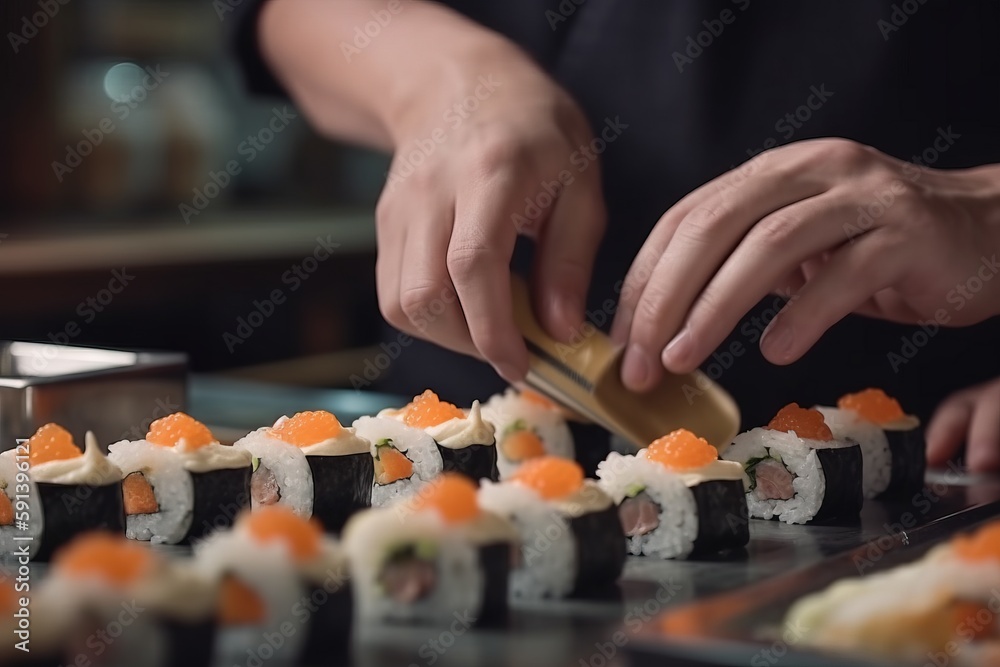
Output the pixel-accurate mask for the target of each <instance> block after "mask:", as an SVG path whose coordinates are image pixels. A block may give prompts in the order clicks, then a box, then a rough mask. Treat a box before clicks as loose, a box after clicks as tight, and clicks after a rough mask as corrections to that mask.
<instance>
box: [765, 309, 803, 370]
mask: <svg viewBox="0 0 1000 667" xmlns="http://www.w3.org/2000/svg"><path fill="white" fill-rule="evenodd" d="M794 333H795V332H793V331H792V328H791V327H790V326H788V325H786V324H781V323H779V322H778V320H777V319H775V320H772V321H771V324H769V325H768V327H767V329H765V330H764V334H763V335H762V336H761V338H760V351H761V352H762V353H763V354H764V356H765V357H767V358H768V359H769V360H770V361H773V362H778V363H781V362H784V361H786V360H787V359H788V358H789V357H790V356H791V352H792V342H793V340H794V338H795V336H794Z"/></svg>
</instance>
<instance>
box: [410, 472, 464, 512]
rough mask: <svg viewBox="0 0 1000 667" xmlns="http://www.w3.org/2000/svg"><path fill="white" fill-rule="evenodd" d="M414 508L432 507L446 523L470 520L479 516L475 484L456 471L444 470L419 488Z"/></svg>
mask: <svg viewBox="0 0 1000 667" xmlns="http://www.w3.org/2000/svg"><path fill="white" fill-rule="evenodd" d="M412 506H413V509H414V510H417V511H419V510H423V509H434V510H437V512H438V514H440V515H441V518H442V519H444V520H445V522H447V523H461V522H463V521H471V520H472V519H475V518H476V517H477V516H479V502H478V501H477V500H476V485H475V483H474V482H473V481H472V480H471V479H469V478H468V477H466V476H465V475H460V474H458V473H452V472H446V473H444V474H442V475H440V476H439V477H438V478H437V479H435V480H434V481H432V482H431V483H430V484H428V485H427V486H426V487H424V488H423V489H421V490H420V492H419V493H418V494H417V497H416V498H414V500H413V505H412Z"/></svg>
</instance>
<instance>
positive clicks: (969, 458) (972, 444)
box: [965, 388, 1000, 472]
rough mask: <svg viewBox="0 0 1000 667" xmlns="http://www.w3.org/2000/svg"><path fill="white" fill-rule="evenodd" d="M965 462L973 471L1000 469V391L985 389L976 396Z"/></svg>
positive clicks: (995, 470) (994, 470)
mask: <svg viewBox="0 0 1000 667" xmlns="http://www.w3.org/2000/svg"><path fill="white" fill-rule="evenodd" d="M965 462H966V465H967V466H968V467H969V470H971V471H973V472H997V471H998V470H1000V391H998V390H996V389H992V388H991V389H986V390H984V391H981V392H980V393H979V396H977V397H976V402H975V408H974V409H973V412H972V423H971V424H970V426H969V439H968V443H967V445H966V455H965Z"/></svg>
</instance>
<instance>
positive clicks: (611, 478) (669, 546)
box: [597, 450, 698, 558]
mask: <svg viewBox="0 0 1000 667" xmlns="http://www.w3.org/2000/svg"><path fill="white" fill-rule="evenodd" d="M597 477H598V480H599V481H598V484H600V486H601V488H602V489H603V490H604V492H605V493H607V494H608V495H609V496H611V499H612V500H614V502H615V505H621V503H622V501H624V500H625V498H627V497H628V491H629V489H630V487H634V486H636V485H640V486H642V487H644V491H645V492H646V494H648V495H649V496H650V498H652V500H653V501H654V502H655V503H656V504H657V505H658V506H659V508H660V514H659V519H660V523H659V525H658V526H657V527H656V528H655V529H654V530H652V531H650V532H649V533H646V534H645V535H634V536H632V537H629V538H628V550H629V553H630V554H632V555H633V556H640V555H641V556H651V557H654V558H683V557H685V556H687V555H688V554H690V553H691V551H692V550H693V549H694V542H695V539H697V537H698V508H697V504H696V503H695V499H694V494H693V493H692V492H691V489H689V488H688V486H687V484H685V482H684V479H683V478H682V477H681V476H680V475H675V474H673V473H671V472H670V471H669V470H667V469H666V468H665V467H663V466H662V465H660V464H658V463H655V462H653V461H650V460H648V459H647V458H646V450H641V451H640V452H639V453H638V454H636V455H634V456H633V455H624V456H623V455H621V454H619V453H617V452H611V453H610V454H608V457H607V458H606V459H605V460H603V461H601V462H600V463H599V464H598V465H597Z"/></svg>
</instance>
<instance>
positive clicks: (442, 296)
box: [399, 206, 476, 355]
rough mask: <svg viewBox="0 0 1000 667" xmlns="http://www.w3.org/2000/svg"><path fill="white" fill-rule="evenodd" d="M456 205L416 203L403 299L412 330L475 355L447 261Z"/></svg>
mask: <svg viewBox="0 0 1000 667" xmlns="http://www.w3.org/2000/svg"><path fill="white" fill-rule="evenodd" d="M453 220H454V209H453V208H451V207H446V206H439V207H432V206H428V207H414V218H413V219H412V221H411V222H410V224H409V225H407V228H406V241H405V249H404V251H403V254H402V256H401V259H400V265H399V272H400V279H399V303H400V306H401V308H402V309H403V312H404V313H405V314H406V316H407V318H408V320H409V323H410V327H409V328H408V331H409V332H410V333H413V334H414V335H417V336H419V337H421V338H424V339H426V340H430V341H432V342H434V343H437V344H438V345H441V346H444V347H447V348H448V349H450V350H454V351H456V352H461V353H463V354H471V355H475V354H476V347H475V345H473V344H472V338H471V337H470V335H469V329H468V327H467V326H466V324H465V315H464V314H463V313H462V307H461V305H460V304H459V301H458V295H457V293H456V292H455V286H454V285H453V284H452V282H451V277H450V276H449V275H448V268H447V266H446V257H447V255H448V243H449V241H450V240H451V235H452V229H453Z"/></svg>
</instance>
